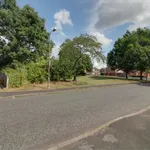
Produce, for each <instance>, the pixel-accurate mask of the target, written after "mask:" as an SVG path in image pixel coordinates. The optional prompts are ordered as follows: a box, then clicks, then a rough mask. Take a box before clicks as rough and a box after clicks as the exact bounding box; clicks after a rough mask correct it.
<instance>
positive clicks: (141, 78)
mask: <svg viewBox="0 0 150 150" xmlns="http://www.w3.org/2000/svg"><path fill="white" fill-rule="evenodd" d="M140 80H143V71H140Z"/></svg>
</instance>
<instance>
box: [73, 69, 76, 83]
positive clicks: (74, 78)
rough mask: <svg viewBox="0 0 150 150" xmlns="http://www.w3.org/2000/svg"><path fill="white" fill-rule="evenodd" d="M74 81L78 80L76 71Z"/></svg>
mask: <svg viewBox="0 0 150 150" xmlns="http://www.w3.org/2000/svg"><path fill="white" fill-rule="evenodd" d="M73 81H77V73H76V71H75V72H74V77H73Z"/></svg>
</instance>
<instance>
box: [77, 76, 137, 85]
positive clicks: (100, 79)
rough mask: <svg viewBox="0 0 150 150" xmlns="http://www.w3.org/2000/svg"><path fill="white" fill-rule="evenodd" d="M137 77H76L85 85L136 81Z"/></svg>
mask: <svg viewBox="0 0 150 150" xmlns="http://www.w3.org/2000/svg"><path fill="white" fill-rule="evenodd" d="M137 81H138V80H137V79H125V78H124V77H112V76H111V77H110V76H81V77H78V82H79V83H80V82H81V83H85V84H86V85H99V84H101V85H104V84H119V83H132V82H137Z"/></svg>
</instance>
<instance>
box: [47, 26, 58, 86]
mask: <svg viewBox="0 0 150 150" xmlns="http://www.w3.org/2000/svg"><path fill="white" fill-rule="evenodd" d="M56 30H57V29H56V28H53V29H52V30H51V32H50V33H49V40H50V39H51V34H52V32H55V31H56ZM48 55H49V56H48V79H47V80H48V81H47V89H49V85H50V68H51V58H50V55H51V45H50V42H49V53H48Z"/></svg>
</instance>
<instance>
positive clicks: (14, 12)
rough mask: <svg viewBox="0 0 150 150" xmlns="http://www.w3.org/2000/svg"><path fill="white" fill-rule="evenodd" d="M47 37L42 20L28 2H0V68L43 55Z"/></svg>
mask: <svg viewBox="0 0 150 150" xmlns="http://www.w3.org/2000/svg"><path fill="white" fill-rule="evenodd" d="M48 37H49V34H48V32H47V31H46V29H45V20H44V19H42V18H40V17H39V15H38V13H37V12H35V10H34V9H33V8H31V7H30V6H29V5H26V6H24V7H23V8H19V7H18V6H17V5H16V0H1V1H0V44H1V45H0V68H2V67H5V66H7V65H9V64H11V63H12V62H13V61H18V62H20V63H25V64H26V63H29V62H30V61H36V60H37V59H38V58H39V57H41V56H44V57H46V56H47V54H48V44H49V42H50V41H49V38H48Z"/></svg>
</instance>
